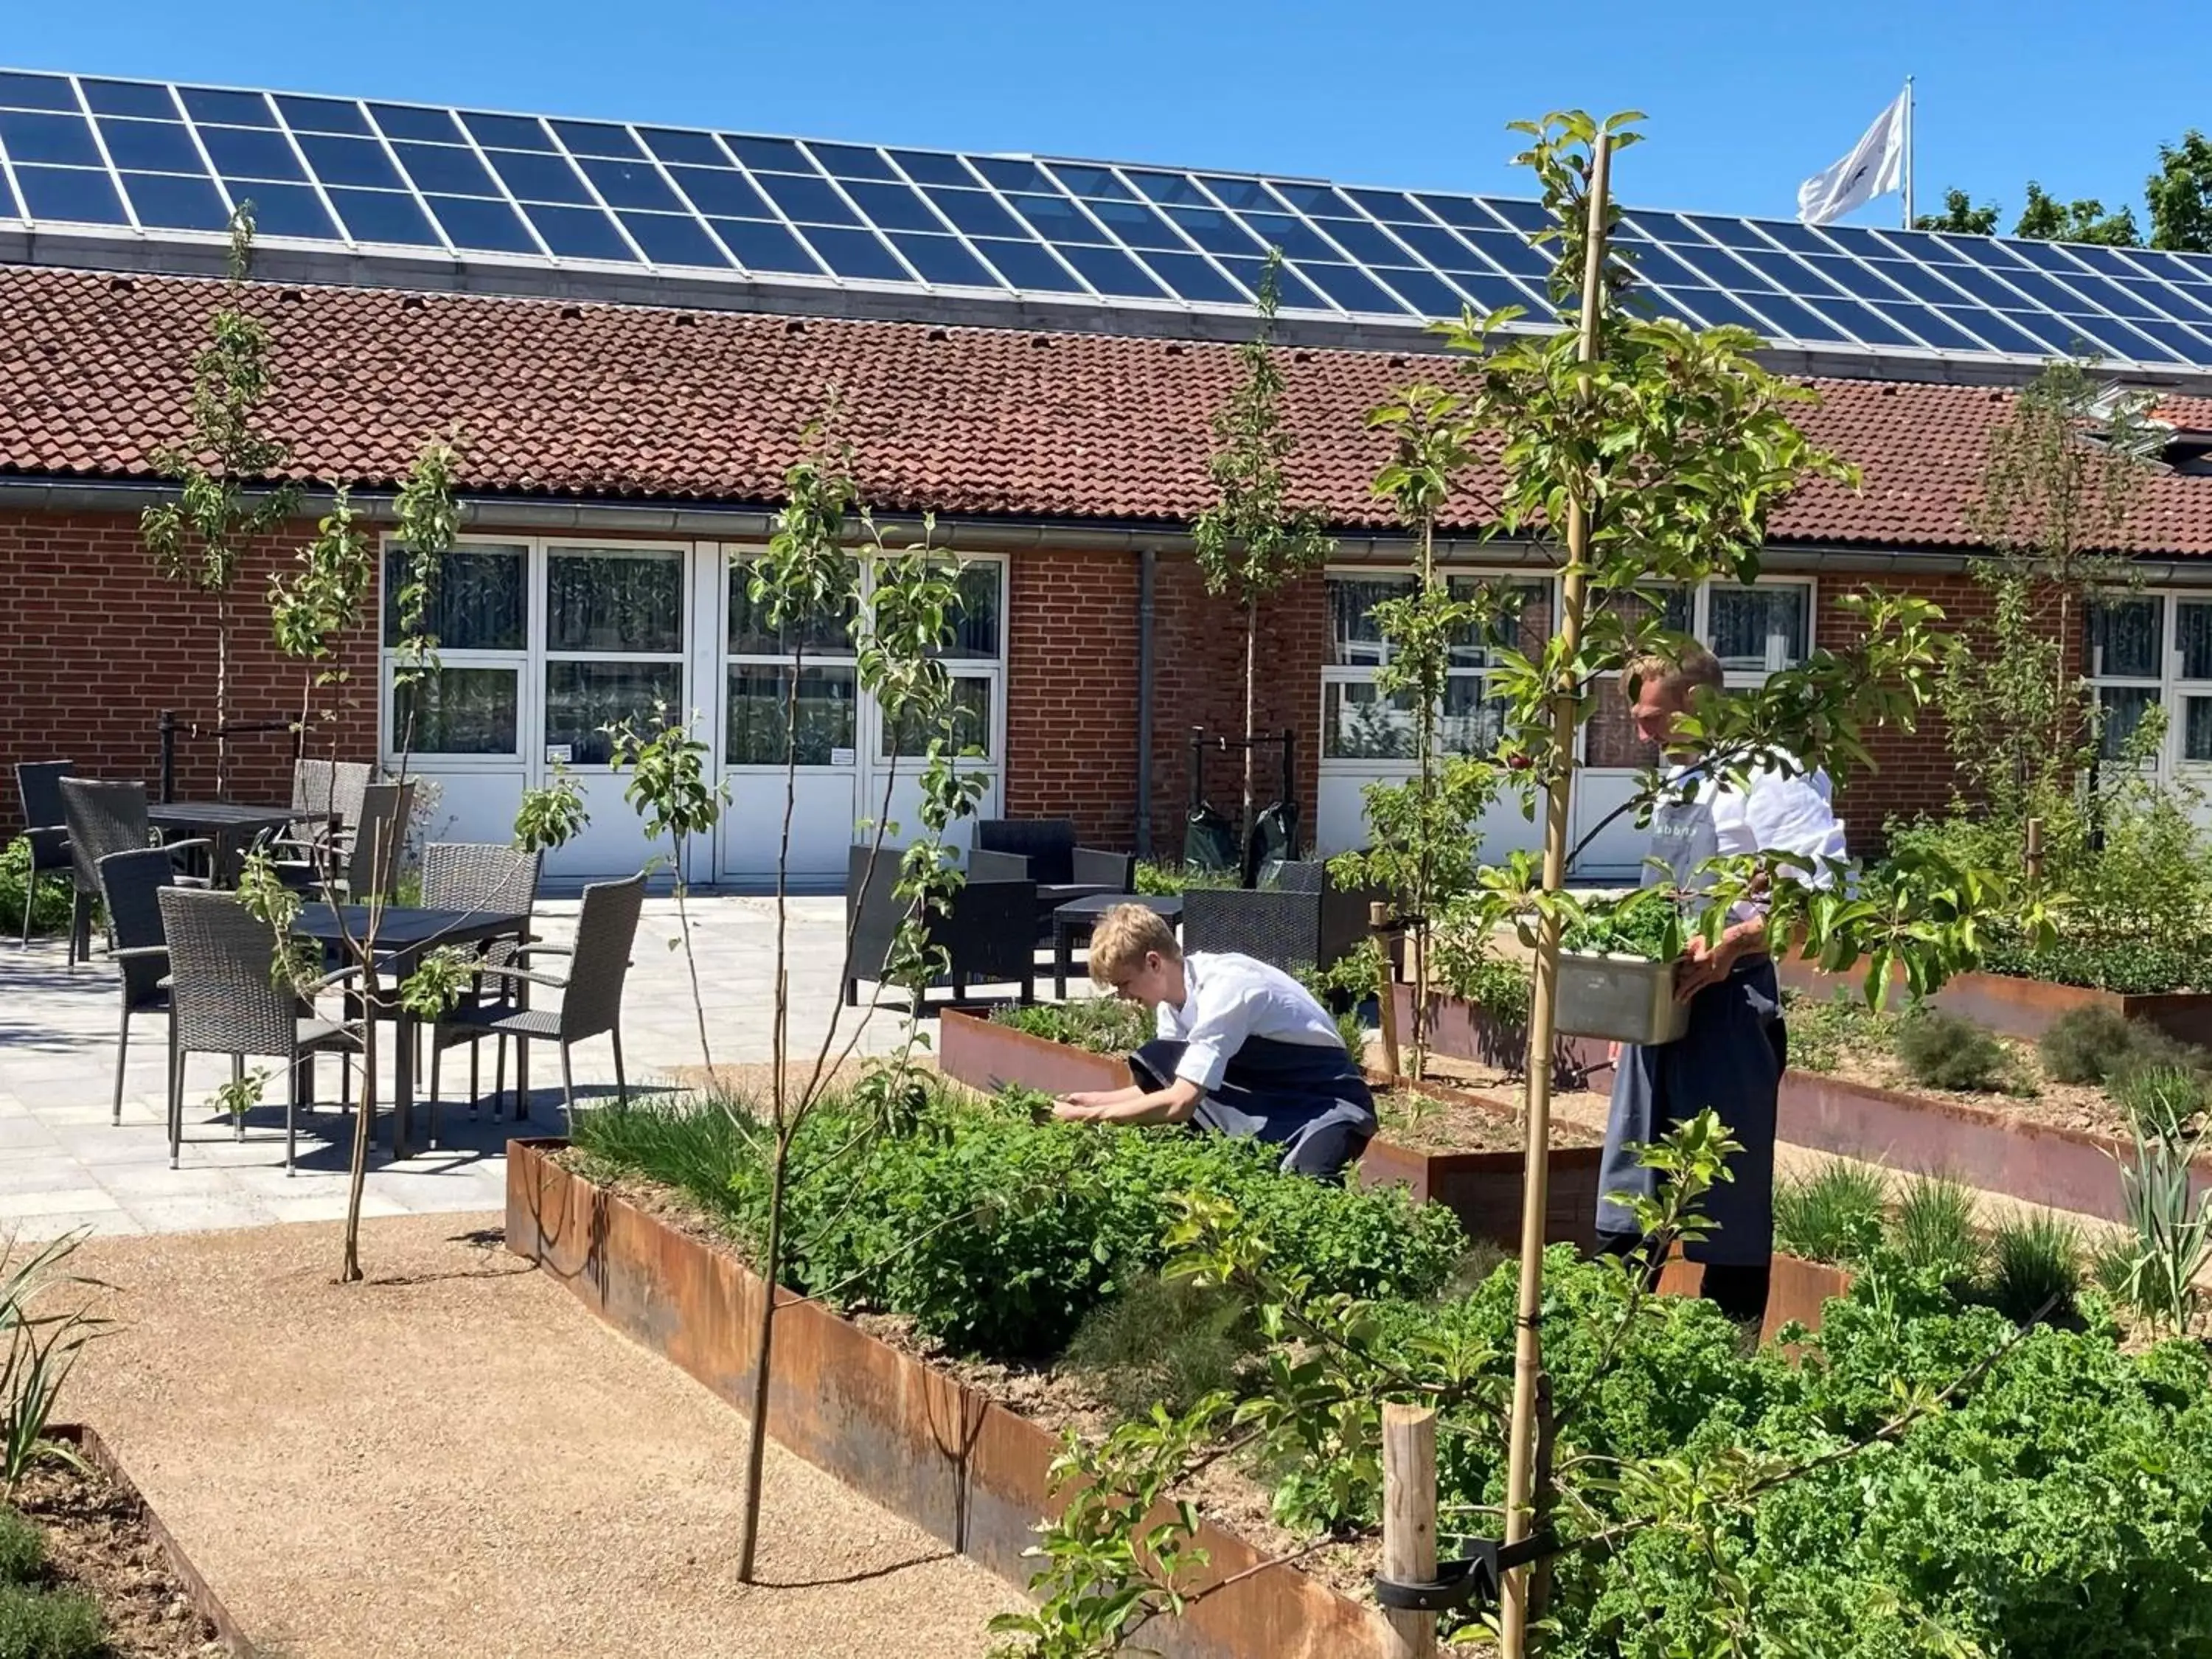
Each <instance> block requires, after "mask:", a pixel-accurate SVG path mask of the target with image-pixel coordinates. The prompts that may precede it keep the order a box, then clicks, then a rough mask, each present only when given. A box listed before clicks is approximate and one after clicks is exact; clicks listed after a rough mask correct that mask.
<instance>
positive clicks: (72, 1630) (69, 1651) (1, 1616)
mask: <svg viewBox="0 0 2212 1659" xmlns="http://www.w3.org/2000/svg"><path fill="white" fill-rule="evenodd" d="M107 1650H108V1648H107V1639H106V1637H105V1636H104V1635H103V1634H102V1633H101V1631H100V1604H99V1603H98V1602H96V1601H94V1600H93V1599H92V1597H90V1596H89V1595H83V1594H82V1593H80V1592H78V1591H76V1590H46V1589H33V1588H32V1587H30V1586H29V1585H26V1584H0V1659H96V1656H99V1655H102V1654H105V1653H106V1652H107Z"/></svg>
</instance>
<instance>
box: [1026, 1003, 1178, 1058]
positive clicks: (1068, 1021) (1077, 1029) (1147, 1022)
mask: <svg viewBox="0 0 2212 1659" xmlns="http://www.w3.org/2000/svg"><path fill="white" fill-rule="evenodd" d="M991 1019H992V1022H993V1023H994V1024H999V1025H1011V1026H1012V1027H1013V1028H1014V1029H1015V1030H1018V1031H1027V1032H1028V1033H1029V1034H1030V1036H1039V1037H1043V1038H1044V1039H1045V1040H1046V1041H1048V1042H1065V1043H1067V1044H1069V1045H1070V1046H1071V1047H1073V1048H1085V1049H1088V1050H1089V1051H1090V1052H1091V1053H1092V1054H1132V1053H1133V1052H1134V1051H1135V1050H1137V1049H1138V1048H1141V1047H1143V1046H1144V1045H1145V1044H1146V1043H1147V1042H1151V1041H1152V1036H1153V1031H1154V1029H1155V1028H1154V1025H1153V1020H1152V1012H1151V1011H1150V1010H1148V1009H1145V1008H1140V1007H1139V1006H1137V1005H1136V1004H1135V1003H1133V1002H1125V1001H1124V1000H1121V998H1120V997H1104V996H1101V997H1079V998H1077V999H1075V1000H1073V1001H1071V1002H1037V1003H1031V1004H1030V1005H1029V1006H1026V1007H1024V1006H1021V1005H1018V1004H1010V1005H1008V1006H1005V1007H1001V1008H994V1009H993V1010H992V1011H991Z"/></svg>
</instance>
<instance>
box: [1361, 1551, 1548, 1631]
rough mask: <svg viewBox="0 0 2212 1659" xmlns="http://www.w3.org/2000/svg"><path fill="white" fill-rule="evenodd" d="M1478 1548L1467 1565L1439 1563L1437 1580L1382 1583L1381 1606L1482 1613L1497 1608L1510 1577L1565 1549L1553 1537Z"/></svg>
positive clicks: (1464, 1561)
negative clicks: (1500, 1591) (1516, 1569)
mask: <svg viewBox="0 0 2212 1659" xmlns="http://www.w3.org/2000/svg"><path fill="white" fill-rule="evenodd" d="M1564 1548H1565V1546H1564V1545H1562V1544H1561V1543H1560V1542H1559V1538H1558V1536H1557V1535H1556V1534H1553V1533H1548V1532H1539V1533H1533V1534H1530V1535H1529V1536H1528V1537H1526V1538H1524V1539H1522V1540H1521V1541H1520V1542H1518V1543H1516V1544H1501V1543H1499V1542H1498V1541H1497V1540H1495V1539H1492V1538H1478V1539H1476V1540H1474V1554H1472V1555H1470V1556H1468V1557H1466V1558H1465V1559H1462V1560H1458V1561H1439V1562H1437V1576H1436V1577H1434V1578H1433V1579H1429V1580H1426V1581H1425V1582H1421V1583H1407V1582H1404V1581H1402V1580H1400V1579H1394V1578H1384V1577H1376V1579H1375V1581H1374V1589H1375V1600H1376V1604H1377V1605H1379V1606H1382V1607H1389V1608H1392V1609H1394V1610H1395V1611H1397V1612H1401V1613H1447V1612H1449V1611H1451V1610H1452V1609H1454V1608H1455V1607H1474V1608H1475V1609H1476V1610H1477V1611H1480V1610H1482V1609H1484V1608H1486V1607H1492V1606H1494V1605H1495V1604H1496V1602H1497V1601H1498V1585H1499V1583H1501V1582H1502V1579H1503V1576H1504V1573H1506V1572H1507V1571H1510V1569H1512V1568H1514V1567H1525V1566H1528V1565H1531V1564H1532V1563H1534V1562H1537V1561H1547V1560H1549V1559H1551V1558H1552V1557H1553V1556H1555V1555H1558V1554H1559V1553H1561V1552H1562V1551H1563V1550H1564Z"/></svg>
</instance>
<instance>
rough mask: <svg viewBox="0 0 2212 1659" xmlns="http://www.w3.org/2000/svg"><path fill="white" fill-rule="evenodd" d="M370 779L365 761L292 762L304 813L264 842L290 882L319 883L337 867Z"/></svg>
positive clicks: (296, 804)
mask: <svg viewBox="0 0 2212 1659" xmlns="http://www.w3.org/2000/svg"><path fill="white" fill-rule="evenodd" d="M368 781H369V768H368V764H367V763H365V762H361V761H326V760H304V759H303V760H296V761H294V762H293V763H292V810H293V811H295V812H297V813H298V814H299V817H295V818H294V819H293V820H292V824H291V828H290V829H289V830H288V831H287V832H286V833H284V834H283V835H279V836H270V837H269V838H268V839H267V840H265V841H264V842H262V847H263V850H264V851H265V852H267V853H269V854H270V855H271V856H272V857H273V858H274V859H275V860H276V873H277V876H278V878H279V879H281V880H282V881H283V883H284V884H286V885H287V886H289V887H301V888H306V887H315V886H319V885H320V884H323V883H324V882H325V881H327V880H328V879H329V878H331V875H332V874H334V873H335V872H336V871H337V861H338V860H339V859H340V858H342V857H343V856H345V855H346V854H348V853H349V851H350V850H351V848H352V847H353V844H354V835H355V831H356V829H358V828H359V826H360V823H361V814H362V801H363V799H364V797H365V796H366V794H367V793H368ZM333 818H335V819H336V820H337V822H336V823H332V822H331V820H332V819H333Z"/></svg>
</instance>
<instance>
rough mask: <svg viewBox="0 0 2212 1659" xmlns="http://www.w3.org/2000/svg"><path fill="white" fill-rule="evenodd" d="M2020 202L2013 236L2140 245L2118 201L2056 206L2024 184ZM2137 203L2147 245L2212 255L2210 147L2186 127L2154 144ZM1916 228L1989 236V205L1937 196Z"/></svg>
mask: <svg viewBox="0 0 2212 1659" xmlns="http://www.w3.org/2000/svg"><path fill="white" fill-rule="evenodd" d="M2143 204H2144V207H2145V209H2146V210H2147V212H2148V220H2149V223H2150V236H2149V239H2148V246H2151V247H2154V248H2167V249H2171V250H2173V251H2174V252H2182V253H2212V142H2208V141H2207V140H2206V138H2205V137H2204V135H2203V133H2201V132H2199V131H2197V130H2196V129H2195V128H2194V127H2192V128H2191V129H2190V130H2189V131H2186V132H2185V133H2183V134H2182V135H2181V137H2180V138H2179V140H2178V141H2177V142H2176V143H2171V144H2160V146H2159V147H2158V167H2157V168H2156V169H2155V170H2154V172H2153V173H2151V174H2150V176H2149V177H2148V178H2147V179H2145V180H2144V181H2143ZM1913 227H1914V228H1915V229H1917V230H1948V231H1954V232H1958V233H1960V234H1964V235H1968V236H1994V235H1995V234H1996V230H1997V204H1996V203H1994V202H1988V203H1984V204H1982V205H1980V206H1976V205H1974V203H1973V200H1972V197H1971V196H1970V195H1969V194H1968V193H1967V192H1966V191H1963V190H1947V191H1944V192H1943V211H1942V212H1941V213H1936V214H1923V215H1922V216H1920V217H1919V218H1917V219H1916V220H1914V221H1913ZM2012 234H2014V235H2015V236H2032V237H2037V238H2041V239H2044V240H2057V241H2065V242H2095V243H2101V244H2103V245H2104V246H2107V247H2141V246H2146V243H2145V240H2144V238H2143V236H2142V233H2141V231H2140V230H2139V229H2138V228H2137V222H2136V210H2135V209H2134V207H2133V206H2131V205H2130V204H2125V203H2123V204H2120V205H2119V206H2118V207H2117V208H2114V209H2112V210H2110V211H2107V210H2106V206H2105V204H2104V202H2103V201H2102V200H2101V199H2100V198H2099V197H2093V196H2092V197H2082V198H2081V199H2079V200H2076V201H2070V202H2062V201H2060V200H2058V199H2057V197H2052V196H2051V195H2048V194H2046V193H2045V191H2044V189H2043V187H2042V185H2039V184H2037V183H2036V182H2035V181H2033V179H2031V180H2030V181H2029V182H2028V185H2027V203H2026V204H2025V205H2024V206H2023V207H2022V208H2021V214H2020V218H2019V220H2018V222H2016V223H2015V226H2014V228H2013V233H2012Z"/></svg>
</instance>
